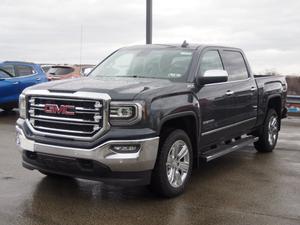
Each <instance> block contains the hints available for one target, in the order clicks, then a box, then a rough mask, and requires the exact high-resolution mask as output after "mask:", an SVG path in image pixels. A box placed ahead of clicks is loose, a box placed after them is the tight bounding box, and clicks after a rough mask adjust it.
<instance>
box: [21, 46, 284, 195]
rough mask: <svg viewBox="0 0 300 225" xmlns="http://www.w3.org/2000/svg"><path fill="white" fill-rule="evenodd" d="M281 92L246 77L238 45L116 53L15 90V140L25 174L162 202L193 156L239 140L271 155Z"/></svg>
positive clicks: (175, 190)
mask: <svg viewBox="0 0 300 225" xmlns="http://www.w3.org/2000/svg"><path fill="white" fill-rule="evenodd" d="M286 93H287V84H286V81H285V78H284V77H281V76H261V77H254V75H253V74H252V72H251V69H250V66H249V64H248V61H247V59H246V57H245V54H244V53H243V51H242V50H241V49H238V48H229V47H222V46H208V45H190V44H187V43H186V42H184V44H182V45H141V46H132V47H126V48H122V49H119V50H117V51H115V52H114V53H112V54H111V55H109V56H108V57H107V58H105V59H104V60H103V61H102V62H101V63H100V64H99V65H98V66H97V67H95V68H94V69H93V70H92V71H91V73H90V74H89V76H88V77H84V78H79V79H75V80H64V81H55V82H49V83H44V84H39V85H36V86H33V87H30V88H27V89H26V90H24V91H23V93H22V95H21V96H20V100H19V112H20V118H19V119H18V120H17V125H16V130H17V144H18V145H19V147H20V149H21V152H22V159H23V166H24V167H25V168H27V169H30V170H38V171H40V172H41V173H43V174H45V175H48V176H70V177H78V178H84V179H93V180H100V181H103V182H110V183H115V184H123V185H149V186H150V187H151V188H152V190H155V191H156V192H158V193H160V194H162V195H163V196H166V197H172V196H176V195H179V194H181V193H182V192H183V191H184V189H185V187H186V186H187V184H188V182H189V180H190V177H191V172H192V168H195V167H197V166H198V165H199V163H200V162H201V161H203V160H205V161H210V160H212V159H215V158H217V157H220V156H222V155H224V154H227V153H229V152H232V151H234V150H237V149H239V148H243V147H245V146H247V145H249V144H254V147H255V148H256V149H257V151H258V152H271V151H272V150H273V149H274V147H275V145H276V142H277V138H278V132H279V130H280V125H281V119H282V118H285V117H286V113H287V110H286V108H285V102H286Z"/></svg>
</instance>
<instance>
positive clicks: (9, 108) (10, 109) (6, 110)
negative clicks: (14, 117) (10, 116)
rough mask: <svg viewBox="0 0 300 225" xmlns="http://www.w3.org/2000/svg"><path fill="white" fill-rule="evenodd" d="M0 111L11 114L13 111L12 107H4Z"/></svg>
mask: <svg viewBox="0 0 300 225" xmlns="http://www.w3.org/2000/svg"><path fill="white" fill-rule="evenodd" d="M2 109H3V110H4V111H5V112H11V111H12V110H13V109H14V107H12V106H5V107H2Z"/></svg>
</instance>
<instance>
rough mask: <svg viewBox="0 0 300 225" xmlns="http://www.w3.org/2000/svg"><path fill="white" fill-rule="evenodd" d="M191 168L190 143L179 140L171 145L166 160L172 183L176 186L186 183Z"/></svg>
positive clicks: (169, 178)
mask: <svg viewBox="0 0 300 225" xmlns="http://www.w3.org/2000/svg"><path fill="white" fill-rule="evenodd" d="M189 168H190V152H189V149H188V145H187V144H186V143H185V142H184V141H182V140H177V141H175V142H174V144H173V145H172V146H171V148H170V150H169V153H168V158H167V162H166V172H167V177H168V181H169V183H170V185H171V186H172V187H174V188H178V187H180V186H181V185H182V184H184V181H185V180H186V178H187V175H188V172H189Z"/></svg>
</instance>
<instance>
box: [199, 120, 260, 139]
mask: <svg viewBox="0 0 300 225" xmlns="http://www.w3.org/2000/svg"><path fill="white" fill-rule="evenodd" d="M252 120H256V117H253V118H250V119H247V120H243V121H240V122H237V123H233V124H230V125H227V126H224V127H219V128H217V129H214V130H210V131H206V132H203V133H202V134H201V135H202V136H206V135H209V134H212V133H216V132H218V131H221V130H225V129H228V128H231V127H235V126H238V125H241V124H243V123H247V122H250V121H252Z"/></svg>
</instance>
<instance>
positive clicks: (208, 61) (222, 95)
mask: <svg viewBox="0 0 300 225" xmlns="http://www.w3.org/2000/svg"><path fill="white" fill-rule="evenodd" d="M207 70H224V65H223V62H222V59H221V55H220V52H219V50H218V49H207V50H206V51H204V53H202V55H201V56H200V62H199V67H198V74H199V73H200V76H202V75H203V74H204V72H205V71H207ZM229 90H230V84H229V83H228V82H221V83H212V84H205V85H203V86H202V87H200V88H199V91H198V93H197V96H198V99H199V104H200V111H201V116H202V120H201V121H200V123H201V124H200V127H201V147H205V146H208V145H210V144H214V143H216V142H218V141H220V140H222V139H225V138H226V137H224V134H225V135H226V134H227V132H226V131H224V129H225V128H226V126H227V125H228V124H230V111H231V107H232V100H231V98H230V96H229V95H228V91H229Z"/></svg>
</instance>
